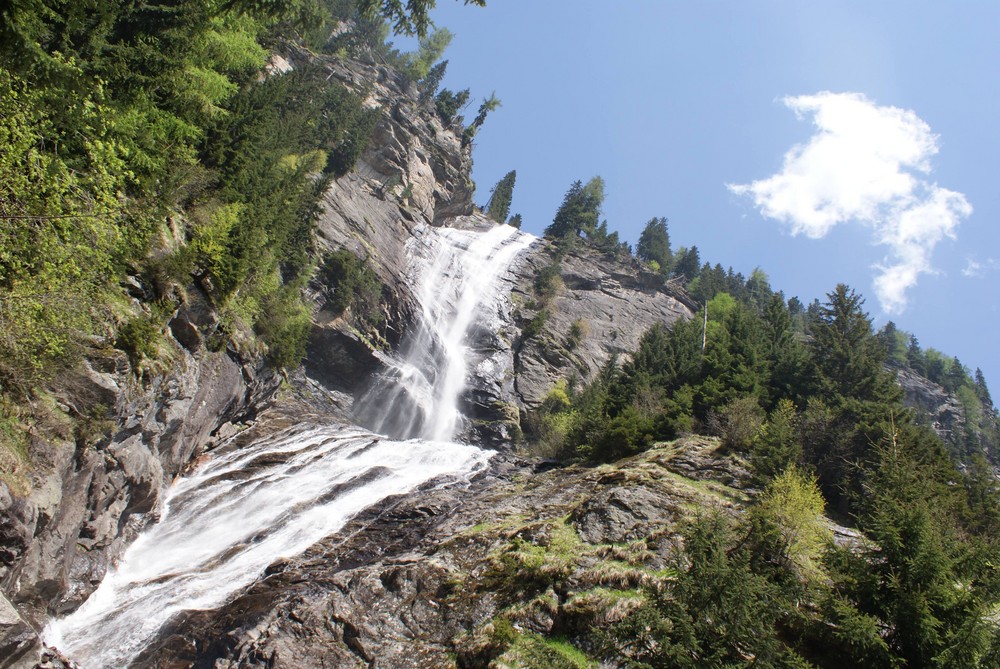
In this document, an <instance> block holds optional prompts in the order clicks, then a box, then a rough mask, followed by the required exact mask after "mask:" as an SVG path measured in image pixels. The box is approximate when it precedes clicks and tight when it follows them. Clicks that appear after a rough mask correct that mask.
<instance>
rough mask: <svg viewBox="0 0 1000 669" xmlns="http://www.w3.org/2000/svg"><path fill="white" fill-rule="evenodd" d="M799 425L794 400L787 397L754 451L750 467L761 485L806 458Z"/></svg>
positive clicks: (773, 414)
mask: <svg viewBox="0 0 1000 669" xmlns="http://www.w3.org/2000/svg"><path fill="white" fill-rule="evenodd" d="M798 423H799V420H798V415H797V413H796V411H795V405H794V404H792V401H791V400H790V399H787V398H783V399H781V400H779V401H778V404H777V406H775V408H774V410H772V411H771V414H770V415H769V416H768V418H767V421H766V422H765V423H764V425H763V426H761V428H760V432H759V433H758V435H757V438H756V439H755V440H754V442H753V447H752V449H751V451H750V466H751V467H752V468H753V473H754V480H755V481H756V482H757V483H758V484H764V483H767V482H768V481H769V480H771V479H772V478H774V477H775V476H779V475H780V474H781V473H782V472H784V471H786V470H787V469H788V468H789V467H791V466H793V465H795V463H797V462H798V460H799V457H800V456H801V455H802V445H801V444H800V443H799V436H798Z"/></svg>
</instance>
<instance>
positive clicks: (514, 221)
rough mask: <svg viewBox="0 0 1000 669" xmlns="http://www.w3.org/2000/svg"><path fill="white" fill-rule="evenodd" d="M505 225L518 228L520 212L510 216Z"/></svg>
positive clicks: (519, 225)
mask: <svg viewBox="0 0 1000 669" xmlns="http://www.w3.org/2000/svg"><path fill="white" fill-rule="evenodd" d="M507 225H509V226H511V227H512V228H520V227H521V214H514V215H513V216H511V217H510V220H508V221H507Z"/></svg>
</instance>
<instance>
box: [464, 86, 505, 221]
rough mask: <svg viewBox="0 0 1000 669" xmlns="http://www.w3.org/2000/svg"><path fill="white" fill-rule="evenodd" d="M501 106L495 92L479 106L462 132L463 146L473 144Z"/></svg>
mask: <svg viewBox="0 0 1000 669" xmlns="http://www.w3.org/2000/svg"><path fill="white" fill-rule="evenodd" d="M500 106H501V105H500V98H498V97H497V94H496V93H495V92H494V93H491V94H490V97H488V98H485V99H484V100H483V102H482V104H480V105H479V111H478V112H477V113H476V118H474V119H472V123H470V124H469V125H468V127H466V128H465V130H464V131H462V146H468V145H469V144H471V143H472V140H473V139H474V138H475V136H476V133H477V132H479V129H480V128H482V127H483V124H484V123H486V117H487V116H489V114H490V112H492V111H496V110H497V109H499V108H500ZM500 220H502V219H500Z"/></svg>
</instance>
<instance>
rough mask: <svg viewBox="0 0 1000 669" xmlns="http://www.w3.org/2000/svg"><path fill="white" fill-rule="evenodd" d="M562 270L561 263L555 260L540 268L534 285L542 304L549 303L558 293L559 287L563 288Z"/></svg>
mask: <svg viewBox="0 0 1000 669" xmlns="http://www.w3.org/2000/svg"><path fill="white" fill-rule="evenodd" d="M561 270H562V268H561V267H560V265H559V263H558V262H553V263H549V264H548V265H546V266H545V267H543V268H541V269H540V270H538V273H537V274H536V275H535V279H534V282H533V283H532V287H533V288H534V289H535V295H536V296H537V297H538V301H539V302H541V303H542V304H548V303H549V302H550V301H551V300H552V298H554V297H555V296H556V293H558V292H559V289H560V288H562V286H563V280H562V276H560V272H561Z"/></svg>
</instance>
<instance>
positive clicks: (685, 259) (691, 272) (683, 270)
mask: <svg viewBox="0 0 1000 669" xmlns="http://www.w3.org/2000/svg"><path fill="white" fill-rule="evenodd" d="M676 257H677V263H676V264H675V265H674V276H681V277H684V279H685V280H687V281H691V280H693V279H694V278H695V277H697V276H698V271H699V270H700V269H701V258H700V257H699V256H698V247H697V246H692V247H691V248H690V249H685V248H684V247H681V248H680V249H679V250H678V251H677V256H676Z"/></svg>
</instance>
